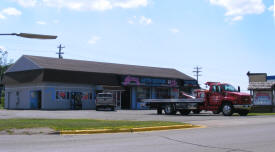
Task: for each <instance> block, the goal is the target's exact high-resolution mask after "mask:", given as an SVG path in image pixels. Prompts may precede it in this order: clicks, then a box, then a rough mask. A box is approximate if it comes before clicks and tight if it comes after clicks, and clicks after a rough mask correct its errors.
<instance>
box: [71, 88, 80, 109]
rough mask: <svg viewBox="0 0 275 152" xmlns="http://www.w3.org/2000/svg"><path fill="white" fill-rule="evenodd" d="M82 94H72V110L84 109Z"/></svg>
mask: <svg viewBox="0 0 275 152" xmlns="http://www.w3.org/2000/svg"><path fill="white" fill-rule="evenodd" d="M81 99H82V93H81V92H72V93H71V108H72V109H73V110H81V109H82V101H81Z"/></svg>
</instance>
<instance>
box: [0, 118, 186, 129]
mask: <svg viewBox="0 0 275 152" xmlns="http://www.w3.org/2000/svg"><path fill="white" fill-rule="evenodd" d="M182 124H183V123H180V122H166V121H120V120H94V119H0V131H2V130H9V129H23V128H41V127H47V128H52V129H55V130H79V129H124V128H139V127H153V126H169V125H182Z"/></svg>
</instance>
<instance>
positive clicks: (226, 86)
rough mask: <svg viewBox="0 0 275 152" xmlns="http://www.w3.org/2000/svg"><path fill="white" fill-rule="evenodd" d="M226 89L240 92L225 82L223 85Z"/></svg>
mask: <svg viewBox="0 0 275 152" xmlns="http://www.w3.org/2000/svg"><path fill="white" fill-rule="evenodd" d="M223 89H224V91H230V92H238V90H236V89H235V88H234V87H233V86H232V85H230V84H225V85H223Z"/></svg>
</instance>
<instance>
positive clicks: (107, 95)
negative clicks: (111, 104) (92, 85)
mask: <svg viewBox="0 0 275 152" xmlns="http://www.w3.org/2000/svg"><path fill="white" fill-rule="evenodd" d="M97 97H103V98H104V97H107V98H110V97H112V94H98V95H97Z"/></svg>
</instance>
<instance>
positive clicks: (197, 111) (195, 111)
mask: <svg viewBox="0 0 275 152" xmlns="http://www.w3.org/2000/svg"><path fill="white" fill-rule="evenodd" d="M192 112H193V114H199V113H200V112H201V110H199V109H197V110H192Z"/></svg>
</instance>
